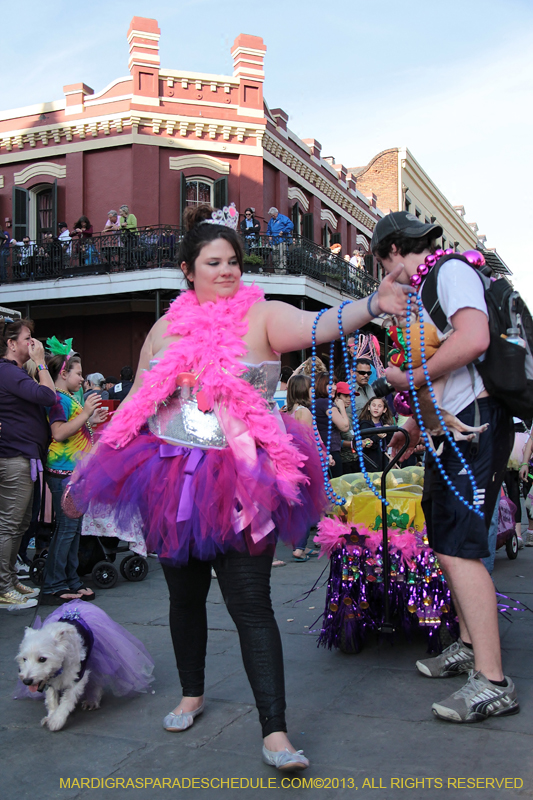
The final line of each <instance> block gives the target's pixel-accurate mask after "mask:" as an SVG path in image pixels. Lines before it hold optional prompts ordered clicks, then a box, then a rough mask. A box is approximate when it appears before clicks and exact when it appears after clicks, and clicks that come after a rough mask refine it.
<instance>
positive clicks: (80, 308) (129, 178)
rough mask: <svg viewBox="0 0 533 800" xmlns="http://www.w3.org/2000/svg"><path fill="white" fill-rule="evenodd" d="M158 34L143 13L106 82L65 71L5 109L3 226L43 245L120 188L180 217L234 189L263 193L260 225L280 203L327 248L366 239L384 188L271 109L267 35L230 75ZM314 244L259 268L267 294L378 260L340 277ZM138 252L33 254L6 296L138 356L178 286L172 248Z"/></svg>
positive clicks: (237, 197) (146, 210)
mask: <svg viewBox="0 0 533 800" xmlns="http://www.w3.org/2000/svg"><path fill="white" fill-rule="evenodd" d="M159 37H160V31H159V27H158V25H157V22H156V21H155V20H151V19H144V18H139V17H134V18H133V20H132V22H131V25H130V28H129V31H128V44H129V52H130V56H129V63H128V67H129V74H128V75H127V76H126V77H122V78H116V79H113V80H112V81H111V83H109V85H108V86H106V87H105V88H104V89H103V90H101V91H98V92H96V93H95V92H94V91H93V90H92V89H91V88H89V87H88V86H86V85H85V84H83V83H80V84H70V85H66V86H65V87H64V97H63V98H62V99H61V100H59V101H54V102H47V103H42V104H38V105H35V106H28V107H25V108H19V109H15V110H12V111H8V112H2V113H0V220H1V223H2V225H1V226H2V228H3V229H4V230H7V231H8V232H9V233H10V235H12V236H13V238H14V239H16V240H17V241H22V239H23V237H24V236H28V237H29V238H30V239H31V240H32V241H33V242H36V243H37V245H40V244H41V242H42V240H43V237H44V235H45V234H46V233H53V234H54V235H56V234H57V222H58V221H61V220H65V221H66V222H67V224H68V225H69V227H70V228H72V225H73V223H74V222H75V221H76V220H77V219H78V218H79V217H80V216H81V215H82V214H83V215H85V216H87V217H88V218H89V219H90V221H91V223H92V224H93V227H94V231H95V233H98V232H99V231H101V230H102V229H103V227H104V224H105V221H106V219H107V212H108V211H109V210H110V209H117V210H118V208H119V207H120V205H122V204H124V203H125V204H127V205H128V206H129V207H130V209H131V211H133V213H134V214H135V215H136V217H137V220H138V224H139V226H141V227H142V226H157V225H168V226H173V227H174V228H175V229H177V228H178V227H179V226H180V224H181V217H182V212H183V210H184V208H185V206H186V205H188V204H191V203H197V202H203V201H207V202H211V203H212V204H213V205H215V206H218V207H220V206H222V205H224V204H226V203H227V202H234V203H235V205H236V206H237V208H238V209H239V210H240V211H243V210H244V208H245V207H246V206H251V207H253V208H255V214H256V217H257V218H258V219H259V221H260V222H261V226H262V231H266V224H267V222H268V209H269V208H270V206H276V207H277V208H278V209H279V211H280V212H281V213H282V214H286V215H288V216H290V217H291V218H292V220H293V222H294V226H295V233H296V234H297V235H300V236H302V237H304V238H305V239H306V240H307V241H309V242H314V244H315V251H314V252H316V253H319V246H320V245H323V246H324V247H328V246H329V245H330V244H331V243H333V242H340V244H341V246H342V252H343V253H349V254H351V253H352V251H353V250H354V249H355V248H356V247H357V246H359V247H361V248H362V249H363V250H364V251H366V252H368V244H369V241H370V238H371V235H372V230H373V228H374V225H375V223H376V221H377V219H379V216H380V212H379V211H378V210H377V209H376V207H375V206H376V203H375V198H374V200H373V201H368V200H367V199H366V198H365V197H364V196H363V194H362V193H361V192H359V191H358V190H357V188H356V183H355V180H354V177H353V176H352V175H351V173H349V172H348V170H347V169H346V167H344V166H343V165H342V164H340V163H334V159H324V158H322V156H321V145H320V144H319V143H318V142H317V141H315V140H314V139H306V140H303V141H302V140H300V139H299V138H298V137H297V136H296V135H295V134H293V133H292V131H291V130H290V128H289V127H288V117H287V114H286V113H285V112H284V111H283V110H282V109H279V108H277V109H269V107H268V105H267V103H266V102H265V100H264V98H263V80H264V63H263V62H264V57H265V52H266V46H265V44H264V43H263V40H262V39H261V38H259V37H256V36H249V35H246V34H241V35H240V36H238V37H237V39H236V40H235V42H234V44H233V47H232V49H231V54H232V57H233V75H231V76H227V75H213V74H207V73H191V72H184V71H180V70H175V69H165V68H162V67H161V65H160V60H159V45H158V42H159ZM317 259H318V261H317V263H320V264H321V266H320V268H318V269H316V270H314V271H313V270H309V269H307V271H306V270H305V269H302V271H301V274H298V269H297V268H295V266H294V263H293V268H292V269H291V270H290V272H288V271H287V270H285V271H284V270H282V269H272V270H270V272H269V271H268V270H265V271H264V273H261V274H259V275H256V276H254V277H255V279H256V281H257V282H258V283H260V285H262V286H263V288H264V289H265V291H266V292H267V293H268V294H269V296H276V297H282V298H284V299H286V300H289V301H290V302H293V303H296V304H299V305H306V306H307V307H310V308H314V307H317V308H318V307H320V306H321V305H324V304H326V305H327V304H332V303H334V302H336V301H338V300H339V299H340V298H341V297H342V296H343V294H344V295H345V294H352V295H353V294H356V295H357V294H366V292H367V290H368V288H369V286H370V284H371V283H372V280H371V276H370V275H369V276H368V280H367V281H366V282H363V283H361V284H360V286H359V288H356V289H354V284H353V283H351V284H350V285H348V284H347V283H346V282H342V281H340V282H339V281H338V280H333V281H331V280H329V278H328V275H329V276H331V274H332V272H331V269H330V268H329V267H328V268H327V269H326V270H325V271H324V264H325V263H326V262H325V261H324V257H323V254H322V256H321V255H320V254H319V255H318V256H317ZM294 261H295V259H293V262H294ZM134 266H135V269H131V270H129V271H125V272H121V271H119V272H118V273H116V274H115V272H114V270H107V271H105V270H102V269H100V270H97V271H96V272H97V274H94V275H88V274H81V272H80V274H76V273H74V272H73V271H72V270H70V271H68V270H63V272H62V273H61V274H56V273H54V275H53V279H50V275H49V274H44V272H43V271H39V270H34V271H31V272H30V271H27V272H26V273H23V272H21V271H19V272H18V273H17V275H18V278H17V279H16V280H15V279H14V277H13V275H14V273H12V272H8V275H7V278H6V277H5V276H4V279H3V282H2V284H1V285H0V296H1V299H0V302H4V303H5V304H6V305H9V306H12V307H14V308H17V309H19V310H21V311H22V312H23V313H28V312H29V313H30V314H31V315H32V316H33V318H34V319H36V321H37V323H38V325H37V330H38V334H39V335H49V334H50V333H55V334H57V335H58V336H61V335H69V336H72V335H74V338H75V345H76V347H77V348H78V349H79V350H80V351H81V352H83V353H84V355H85V363H84V368H85V369H89V370H92V369H96V368H98V369H99V370H101V371H114V372H116V371H117V369H118V368H120V366H121V365H122V364H124V363H131V364H133V365H135V363H136V360H137V356H138V350H139V347H140V344H141V342H142V340H143V338H144V336H145V334H146V332H147V330H148V329H149V327H150V325H151V324H152V322H153V320H154V316H158V315H159V313H161V311H162V310H163V309H164V305H165V303H166V302H167V301H168V300H169V299H170V298H171V297H172V296H174V295H175V294H176V292H177V291H178V290H179V288H180V287H181V280H180V276H179V273H178V272H177V270H176V268H175V267H176V265H175V264H173V263H170V262H169V263H165V264H164V265H163V264H161V263H159V262H158V263H157V265H155V266H154V264H150V265H149V268H146V269H145V268H141V266H145V265H139V263H138V262H136V263H135V264H134ZM338 266H339V265H338V264H337V266H336V267H335V269H337V268H338ZM367 269H368V270H369V271H370V272H371V271H372V260H371V259H367ZM85 272H87V270H86V271H85ZM322 273H324V274H325V276H326V277H324V276H323V274H322ZM249 279H250V280H251V279H252V277H251V276H250V278H249ZM0 280H2V279H1V278H0ZM6 280H7V282H6ZM110 342H112V343H113V348H112V350H110V347H109V343H110Z"/></svg>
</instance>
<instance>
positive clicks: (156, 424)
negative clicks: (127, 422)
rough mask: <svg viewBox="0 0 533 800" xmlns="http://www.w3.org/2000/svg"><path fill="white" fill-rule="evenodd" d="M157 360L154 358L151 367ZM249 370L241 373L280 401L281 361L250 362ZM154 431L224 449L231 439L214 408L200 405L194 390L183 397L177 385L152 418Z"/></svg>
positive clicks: (168, 438)
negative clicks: (226, 434) (205, 409)
mask: <svg viewBox="0 0 533 800" xmlns="http://www.w3.org/2000/svg"><path fill="white" fill-rule="evenodd" d="M154 364H157V361H155V360H154V361H151V362H150V367H152V366H153V365H154ZM244 366H246V367H248V369H247V370H246V372H245V373H244V374H243V375H242V376H241V377H242V378H243V379H244V380H245V381H248V383H249V384H250V385H251V386H253V387H254V389H256V390H257V391H258V392H259V394H260V395H261V397H264V398H265V400H267V401H268V403H269V404H270V407H271V408H274V406H275V405H276V404H275V403H274V402H273V400H272V398H273V397H274V392H275V391H276V387H277V385H278V381H279V375H280V368H281V362H279V361H262V362H261V363H260V364H246V363H245V362H244ZM148 427H149V428H150V430H151V432H152V433H153V434H154V435H155V436H158V437H159V438H160V439H164V441H165V442H170V443H172V444H178V445H185V446H186V447H200V448H202V449H210V448H214V449H216V450H221V449H223V448H224V447H227V445H228V442H227V440H226V437H225V435H224V431H223V430H222V428H221V426H220V423H219V421H218V419H217V416H216V414H215V412H214V411H207V412H205V413H204V412H203V411H200V409H199V408H198V403H197V401H196V397H195V396H194V395H193V394H191V395H190V396H189V397H187V398H186V399H185V398H182V396H181V389H177V390H176V391H175V392H174V394H172V395H171V396H170V397H169V398H168V399H167V400H166V401H165V402H164V403H162V404H161V406H160V407H159V409H158V411H157V413H155V414H154V415H153V416H151V417H150V418H149V419H148Z"/></svg>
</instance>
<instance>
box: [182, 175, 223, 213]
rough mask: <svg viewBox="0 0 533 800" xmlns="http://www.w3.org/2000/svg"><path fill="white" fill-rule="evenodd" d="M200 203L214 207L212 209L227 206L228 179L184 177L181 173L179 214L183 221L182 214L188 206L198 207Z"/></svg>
mask: <svg viewBox="0 0 533 800" xmlns="http://www.w3.org/2000/svg"><path fill="white" fill-rule="evenodd" d="M202 203H207V204H208V205H211V206H214V208H224V206H227V205H228V179H227V177H225V176H224V177H223V178H220V179H219V180H216V181H215V180H212V179H211V178H203V177H200V176H198V177H196V176H191V177H190V178H188V177H185V175H184V174H183V172H182V173H181V183H180V212H181V218H182V219H183V212H184V211H185V209H186V208H188V207H189V206H198V205H200V204H202Z"/></svg>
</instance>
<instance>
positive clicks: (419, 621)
mask: <svg viewBox="0 0 533 800" xmlns="http://www.w3.org/2000/svg"><path fill="white" fill-rule="evenodd" d="M419 536H420V541H419V547H418V553H417V555H416V556H415V557H414V558H413V559H408V560H407V563H406V562H405V560H404V559H403V558H402V555H401V553H399V552H398V551H391V552H390V567H391V575H390V592H389V606H390V615H391V618H396V620H397V622H398V623H399V625H398V627H401V629H402V630H403V632H404V633H405V635H406V636H407V638H411V636H412V634H413V632H414V631H415V630H417V629H418V628H424V629H425V630H426V631H427V634H428V652H429V653H433V652H440V651H441V650H442V643H441V633H442V630H443V628H444V629H447V631H448V632H449V635H450V636H451V637H452V639H454V640H455V639H457V637H458V636H459V626H458V623H457V619H456V615H455V611H454V609H453V604H452V599H451V595H450V591H449V589H448V585H447V583H446V580H445V578H444V575H443V574H442V571H441V569H440V567H439V564H438V561H437V559H436V556H435V555H434V553H433V551H432V550H431V549H430V548H429V547H428V546H427V544H426V543H424V541H423V538H422V534H419ZM383 614H384V585H383V559H382V545H380V546H379V547H378V549H377V551H376V553H375V554H373V553H372V552H371V551H370V550H369V549H368V548H366V547H365V546H364V544H362V545H360V546H353V545H351V544H348V545H346V544H344V545H343V546H342V547H341V548H339V549H337V550H335V551H334V552H333V554H332V557H331V563H330V576H329V581H328V587H327V592H326V605H325V609H324V614H323V618H322V630H321V632H320V636H319V638H318V645H322V646H323V647H327V648H328V649H329V650H331V649H332V648H338V649H340V650H342V651H343V652H347V653H358V652H359V651H360V650H361V648H362V647H363V645H364V642H365V638H366V635H367V632H368V631H379V628H380V626H381V622H382V620H383Z"/></svg>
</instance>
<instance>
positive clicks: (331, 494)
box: [311, 308, 346, 506]
mask: <svg viewBox="0 0 533 800" xmlns="http://www.w3.org/2000/svg"><path fill="white" fill-rule="evenodd" d="M327 310H328V309H327V308H323V309H322V310H321V311H319V312H318V314H317V315H316V317H315V319H314V322H313V328H312V330H311V414H312V417H313V433H314V434H315V441H316V446H317V450H318V455H319V457H320V466H321V467H322V475H323V478H324V488H325V490H326V495H327V498H328V500H329V501H330V503H332V504H333V505H336V506H343V505H344V504H345V503H346V499H345V498H344V497H341V495H340V494H337V492H336V491H335V490H334V488H333V486H332V485H331V482H330V480H329V452H330V448H331V430H332V425H333V420H332V419H331V407H332V405H333V398H332V396H331V393H330V392H328V415H327V416H328V433H327V443H326V449H327V453H324V447H323V444H322V439H321V437H320V433H319V432H318V426H317V424H316V396H315V379H316V328H317V325H318V320H319V319H320V317H321V316H322V314H325V313H326V311H327ZM333 349H334V343H333V342H332V343H331V345H330V351H329V358H330V362H329V363H330V375H329V382H331V381H332V376H331V366H332V364H333Z"/></svg>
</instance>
